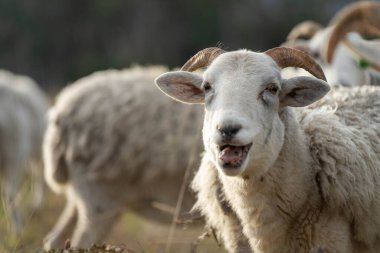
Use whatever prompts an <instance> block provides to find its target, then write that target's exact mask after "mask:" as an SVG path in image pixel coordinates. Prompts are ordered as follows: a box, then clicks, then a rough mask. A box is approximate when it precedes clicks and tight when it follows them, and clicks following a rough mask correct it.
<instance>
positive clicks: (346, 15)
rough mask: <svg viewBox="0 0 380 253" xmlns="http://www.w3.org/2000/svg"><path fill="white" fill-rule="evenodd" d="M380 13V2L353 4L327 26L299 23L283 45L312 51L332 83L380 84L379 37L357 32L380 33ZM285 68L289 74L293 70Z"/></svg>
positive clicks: (373, 34) (349, 84)
mask: <svg viewBox="0 0 380 253" xmlns="http://www.w3.org/2000/svg"><path fill="white" fill-rule="evenodd" d="M379 15H380V4H379V3H375V2H367V1H360V2H357V3H354V4H350V5H348V6H346V7H345V8H343V9H342V10H341V11H339V12H338V13H337V15H336V16H335V18H334V19H333V20H332V21H331V22H330V24H329V25H328V26H327V27H326V28H325V29H323V28H322V26H321V25H319V24H317V23H315V22H312V21H305V22H302V23H300V24H298V25H297V26H295V27H294V29H292V31H291V32H290V33H289V35H288V37H287V42H286V43H285V44H284V45H286V46H290V47H293V48H297V49H301V50H304V51H306V52H308V53H310V54H311V55H313V56H314V57H315V58H316V59H317V61H318V62H319V63H320V64H321V66H322V68H323V70H324V72H325V74H326V78H327V80H328V82H329V83H330V84H331V85H344V86H355V85H359V84H360V85H366V84H371V85H379V84H380V61H379V59H380V40H366V39H364V38H362V37H361V36H360V35H359V34H358V33H357V32H359V33H360V34H363V35H364V36H380V20H377V17H378V16H379ZM347 33H348V34H347ZM346 35H347V36H346ZM284 72H285V73H284V75H286V76H290V75H292V74H293V72H292V71H287V70H285V71H284ZM288 72H290V73H288ZM300 72H301V73H302V72H304V71H302V70H301V71H300ZM302 74H303V73H302Z"/></svg>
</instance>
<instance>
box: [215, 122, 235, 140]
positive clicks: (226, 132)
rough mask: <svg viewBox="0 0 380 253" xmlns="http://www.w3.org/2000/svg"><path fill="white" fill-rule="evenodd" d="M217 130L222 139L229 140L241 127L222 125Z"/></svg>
mask: <svg viewBox="0 0 380 253" xmlns="http://www.w3.org/2000/svg"><path fill="white" fill-rule="evenodd" d="M217 129H218V131H219V133H220V135H221V136H222V137H223V138H227V139H231V138H233V137H234V136H235V135H236V134H237V133H238V132H239V130H240V129H241V125H222V126H217Z"/></svg>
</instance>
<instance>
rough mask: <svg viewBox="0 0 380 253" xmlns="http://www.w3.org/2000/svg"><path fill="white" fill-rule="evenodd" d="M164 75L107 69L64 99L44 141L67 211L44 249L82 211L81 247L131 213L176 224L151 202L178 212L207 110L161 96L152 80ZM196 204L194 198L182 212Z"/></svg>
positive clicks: (77, 238) (52, 179)
mask: <svg viewBox="0 0 380 253" xmlns="http://www.w3.org/2000/svg"><path fill="white" fill-rule="evenodd" d="M165 71H167V69H165V68H164V67H149V68H148V67H146V68H144V67H134V68H132V69H128V70H123V71H117V70H107V71H101V72H97V73H94V74H92V75H90V76H88V77H85V78H82V79H80V80H78V81H77V82H75V83H73V84H72V85H70V86H68V87H67V88H65V89H64V90H63V91H62V92H61V93H60V94H59V96H58V98H57V101H56V104H55V106H54V107H53V108H52V109H51V110H50V111H49V123H48V129H47V132H46V135H45V140H44V161H45V178H46V180H47V182H48V185H49V186H50V187H51V188H52V189H53V190H54V191H56V192H58V193H64V194H65V195H66V198H67V206H66V209H65V211H64V212H63V214H62V216H61V218H60V220H59V221H58V222H57V225H56V227H55V228H54V229H53V230H52V231H51V232H50V234H49V235H48V236H47V237H46V238H45V248H51V247H57V246H60V245H61V243H63V241H64V240H65V238H62V237H63V234H64V233H65V231H66V230H67V227H68V226H70V224H72V223H73V222H74V221H73V220H74V217H75V214H76V213H77V214H78V222H77V225H76V228H75V231H74V234H73V235H72V237H71V239H72V244H73V245H76V246H88V245H90V244H91V243H94V242H99V240H101V239H102V237H104V236H105V234H106V233H107V231H108V230H109V228H110V227H111V226H112V224H113V223H114V222H115V220H116V219H117V217H118V216H119V215H120V213H121V212H122V211H123V209H125V208H126V207H127V208H130V209H132V210H135V211H138V212H139V213H140V214H141V215H143V216H146V217H148V218H156V219H158V220H161V219H163V220H168V218H170V217H169V215H164V214H163V213H161V212H157V211H156V210H154V209H152V203H153V202H158V203H164V204H167V205H169V206H175V203H176V200H177V195H178V192H179V189H180V186H181V184H182V178H183V176H184V174H185V170H186V167H187V166H188V163H189V159H190V158H191V155H195V156H196V157H198V155H199V153H200V150H201V147H202V142H201V134H200V131H199V127H198V128H197V127H194V124H195V125H198V126H201V124H202V118H203V110H202V108H201V107H199V108H195V107H193V108H190V107H188V106H185V105H178V104H177V103H175V102H171V101H168V100H167V99H165V98H163V97H162V96H161V94H160V92H159V91H158V90H157V89H156V88H155V86H154V82H153V79H154V77H155V76H157V75H158V74H161V73H163V72H165ZM191 150H193V152H191ZM195 160H197V159H195ZM190 204H193V199H192V197H191V196H189V195H187V197H186V198H185V203H184V208H183V210H185V208H189V207H191V206H190ZM66 232H67V231H66Z"/></svg>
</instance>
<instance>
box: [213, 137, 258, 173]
mask: <svg viewBox="0 0 380 253" xmlns="http://www.w3.org/2000/svg"><path fill="white" fill-rule="evenodd" d="M251 146H252V143H250V144H248V145H245V146H233V145H223V146H219V163H220V165H222V166H223V168H226V169H238V168H240V166H241V165H242V164H243V163H244V161H245V159H246V158H247V155H248V152H249V149H250V148H251Z"/></svg>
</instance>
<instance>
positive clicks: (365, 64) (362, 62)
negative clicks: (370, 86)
mask: <svg viewBox="0 0 380 253" xmlns="http://www.w3.org/2000/svg"><path fill="white" fill-rule="evenodd" d="M358 66H359V68H361V69H366V68H368V67H369V62H368V61H367V60H366V59H363V58H362V59H360V60H359V62H358Z"/></svg>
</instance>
